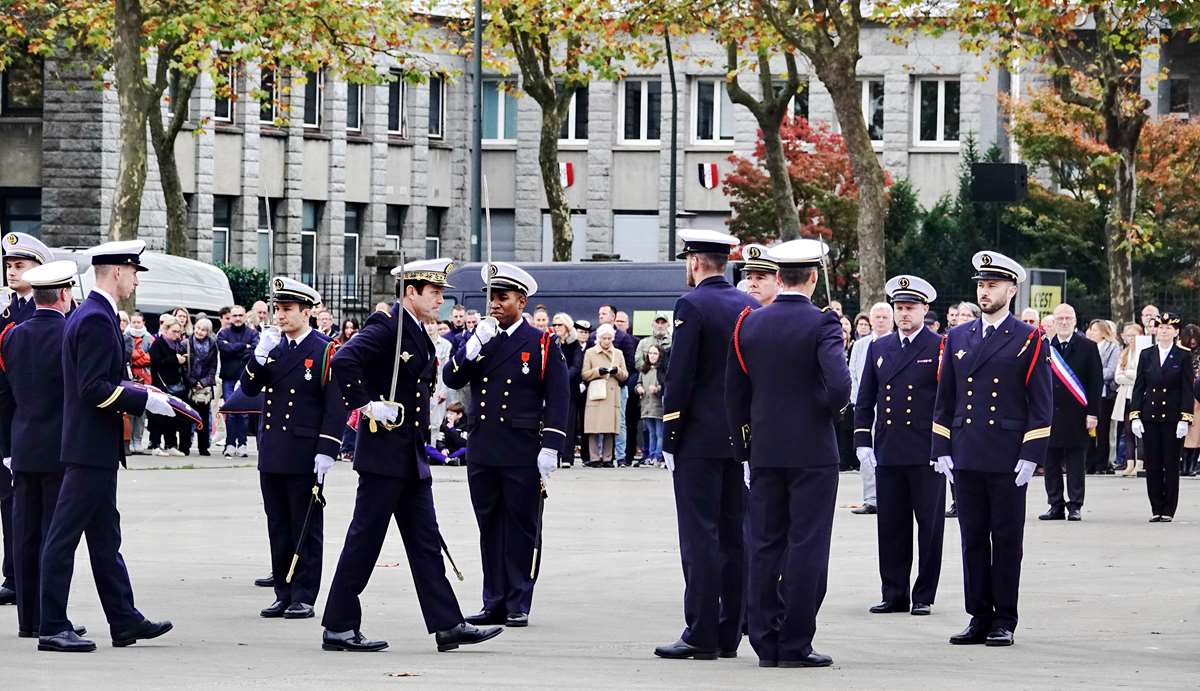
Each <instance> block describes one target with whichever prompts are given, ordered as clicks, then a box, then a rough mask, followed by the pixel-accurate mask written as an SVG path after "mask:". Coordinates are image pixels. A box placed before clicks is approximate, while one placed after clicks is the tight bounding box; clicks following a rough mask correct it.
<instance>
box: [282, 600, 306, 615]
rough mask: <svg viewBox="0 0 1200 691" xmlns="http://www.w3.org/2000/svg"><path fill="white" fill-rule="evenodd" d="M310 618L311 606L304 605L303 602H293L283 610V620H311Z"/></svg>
mask: <svg viewBox="0 0 1200 691" xmlns="http://www.w3.org/2000/svg"><path fill="white" fill-rule="evenodd" d="M312 616H313V608H312V605H306V604H304V603H303V602H293V603H292V604H290V605H288V607H287V609H285V610H283V618H284V619H311V618H312Z"/></svg>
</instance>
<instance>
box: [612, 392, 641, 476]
mask: <svg viewBox="0 0 1200 691" xmlns="http://www.w3.org/2000/svg"><path fill="white" fill-rule="evenodd" d="M624 415H625V458H618V459H617V461H618V462H619V463H624V464H625V465H632V464H633V457H634V456H636V455H637V452H638V449H639V448H641V445H640V444H639V443H638V440H639V439H640V438H641V434H640V433H641V431H642V397H641V396H639V395H638V393H637V389H636V387H630V388H629V397H628V398H627V399H625V412H624Z"/></svg>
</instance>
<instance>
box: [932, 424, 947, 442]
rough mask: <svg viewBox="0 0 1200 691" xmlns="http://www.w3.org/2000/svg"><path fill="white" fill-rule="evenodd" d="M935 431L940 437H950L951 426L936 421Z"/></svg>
mask: <svg viewBox="0 0 1200 691" xmlns="http://www.w3.org/2000/svg"><path fill="white" fill-rule="evenodd" d="M933 433H934V434H936V435H938V436H939V437H945V438H947V439H949V438H950V428H949V427H947V426H945V425H939V424H938V423H936V422H935V423H933Z"/></svg>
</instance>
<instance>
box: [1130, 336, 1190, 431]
mask: <svg viewBox="0 0 1200 691" xmlns="http://www.w3.org/2000/svg"><path fill="white" fill-rule="evenodd" d="M1194 380H1195V376H1194V373H1193V372H1192V352H1191V351H1190V350H1188V349H1187V348H1184V347H1183V346H1179V345H1174V346H1171V350H1169V351H1167V360H1166V362H1163V363H1160V362H1159V361H1158V344H1157V343H1152V344H1151V345H1150V347H1149V348H1145V349H1143V350H1142V352H1141V354H1140V355H1138V366H1137V378H1136V379H1134V381H1133V398H1131V399H1130V401H1129V419H1130V420H1138V419H1140V420H1142V422H1158V423H1169V424H1172V425H1173V424H1175V423H1177V422H1180V421H1182V422H1192V406H1193V404H1194V401H1195V399H1194V398H1192V383H1193V381H1194Z"/></svg>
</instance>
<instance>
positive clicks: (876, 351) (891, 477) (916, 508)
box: [854, 276, 946, 615]
mask: <svg viewBox="0 0 1200 691" xmlns="http://www.w3.org/2000/svg"><path fill="white" fill-rule="evenodd" d="M884 291H885V292H886V293H887V295H888V297H889V298H891V300H892V307H893V309H894V312H895V320H896V331H894V332H892V333H890V334H888V335H887V336H882V337H880V338H878V339H876V340H875V341H874V342H872V343H871V344H870V346H869V347H868V348H867V361H866V367H865V368H864V369H863V375H862V381H861V382H860V383H859V388H858V401H857V402H856V404H855V407H854V446H855V451H856V454H857V455H858V460H859V462H860V463H864V464H867V465H870V466H871V467H873V468H875V485H876V491H877V498H878V507H877V508H878V510H879V520H878V521H876V522H875V525H876V528H877V530H878V534H879V577H880V580H881V581H882V584H883V586H882V591H883V599H882V601H881V602H879V603H878V604H876V605H874V606H872V607H871V612H872V613H874V614H886V613H889V612H910V611H911V613H912V614H915V615H924V614H929V613H930V611H931V607H932V606H933V601H934V596H935V595H936V594H937V586H938V579H939V577H940V576H941V573H942V534H943V532H944V530H945V527H946V513H945V508H946V479H945V478H944V477H942V476H941V475H939V474H938V473H937V472H936V471H935V470H933V468H931V467H930V465H929V462H930V460H931V459H930V457H929V430H930V428H931V426H932V424H933V403H934V399H935V398H937V370H938V355H939V354H940V346H941V344H942V339H941V337H940V336H938V335H937V334H935V333H934V332H933V331H932V330H930V329H928V328H925V314H926V313H927V312H929V303H931V302H933V301H934V300H936V299H937V291H936V290H934V288H933V286H932V285H930V284H929V282H928V281H926V280H924V279H922V278H920V277H917V276H896V277H894V278H892V279H891V280H889V281H888V282H887V285H886V286H884ZM914 518H916V521H917V549H918V552H917V553H918V558H917V580H916V582H915V583H912V590H911V597H910V591H909V585H910V583H911V581H910V580H909V578H910V573H911V571H912V562H913V548H912V543H913V527H912V525H913V519H914ZM910 603H911V605H912V609H911V610H910V609H909V604H910Z"/></svg>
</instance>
